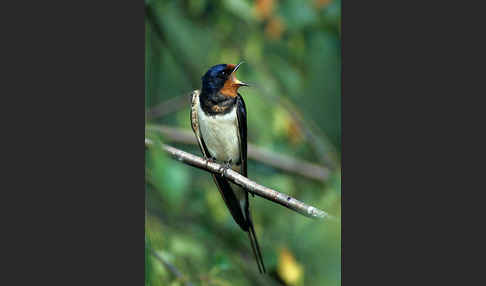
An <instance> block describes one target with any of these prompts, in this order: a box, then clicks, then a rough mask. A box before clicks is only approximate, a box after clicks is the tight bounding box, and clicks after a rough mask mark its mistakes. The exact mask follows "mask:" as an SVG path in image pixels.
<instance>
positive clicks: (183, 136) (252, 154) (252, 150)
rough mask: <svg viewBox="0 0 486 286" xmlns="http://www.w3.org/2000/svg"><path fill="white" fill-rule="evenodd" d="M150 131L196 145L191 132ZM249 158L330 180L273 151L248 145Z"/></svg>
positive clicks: (321, 169) (320, 169)
mask: <svg viewBox="0 0 486 286" xmlns="http://www.w3.org/2000/svg"><path fill="white" fill-rule="evenodd" d="M147 130H148V131H156V132H159V133H161V134H163V135H164V138H166V139H167V140H169V141H171V142H176V143H183V144H191V145H196V144H197V141H196V137H194V134H193V133H192V131H190V130H184V129H181V128H174V127H169V126H164V125H151V126H149V127H147ZM248 158H250V159H252V160H255V161H258V162H262V163H264V164H266V165H269V166H271V167H273V168H275V169H278V170H282V171H284V172H287V173H290V174H297V175H300V176H302V177H305V178H308V179H313V180H318V181H325V180H327V179H328V178H329V173H330V172H329V170H328V169H327V168H325V167H322V166H319V165H317V164H313V163H309V162H305V161H303V160H299V159H296V158H293V157H290V156H287V155H284V154H278V153H276V152H273V151H271V150H268V149H265V148H261V147H257V146H255V145H253V144H251V143H250V144H248Z"/></svg>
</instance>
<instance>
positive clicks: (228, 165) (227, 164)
mask: <svg viewBox="0 0 486 286" xmlns="http://www.w3.org/2000/svg"><path fill="white" fill-rule="evenodd" d="M228 169H231V160H230V161H227V162H224V163H223V164H222V166H221V169H220V172H221V177H224V173H226V171H227V170H228Z"/></svg>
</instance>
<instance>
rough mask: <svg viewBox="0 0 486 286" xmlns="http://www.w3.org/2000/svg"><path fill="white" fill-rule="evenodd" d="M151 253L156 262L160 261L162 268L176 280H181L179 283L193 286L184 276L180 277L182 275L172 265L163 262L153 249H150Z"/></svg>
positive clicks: (165, 261)
mask: <svg viewBox="0 0 486 286" xmlns="http://www.w3.org/2000/svg"><path fill="white" fill-rule="evenodd" d="M150 250H151V252H152V255H153V256H154V257H155V258H157V260H158V261H160V263H162V265H164V267H165V268H166V269H167V270H169V272H170V273H172V275H174V276H175V277H176V278H177V279H179V280H181V281H184V284H185V285H187V286H193V284H192V283H191V282H189V281H188V280H187V278H186V277H184V275H182V273H181V272H180V271H179V270H178V269H177V268H176V267H175V266H174V265H172V264H170V263H169V262H168V261H167V260H165V259H164V258H163V257H162V256H161V255H160V254H158V253H157V252H155V250H153V249H150Z"/></svg>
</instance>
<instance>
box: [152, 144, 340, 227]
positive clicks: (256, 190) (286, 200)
mask: <svg viewBox="0 0 486 286" xmlns="http://www.w3.org/2000/svg"><path fill="white" fill-rule="evenodd" d="M145 145H146V146H153V145H154V143H153V141H152V140H151V139H148V138H145ZM161 147H162V149H163V150H164V151H165V152H167V153H168V154H169V155H170V156H171V157H172V158H174V159H176V160H178V161H180V162H182V163H184V164H187V165H190V166H193V167H196V168H199V169H202V170H206V171H209V172H211V173H213V174H218V175H220V176H223V177H225V178H226V179H228V180H229V181H231V182H233V183H235V184H237V185H239V186H241V187H242V188H244V189H245V190H247V191H248V192H250V193H253V194H255V195H258V196H260V197H263V198H265V199H268V200H270V201H272V202H275V203H278V204H280V205H283V206H284V207H287V208H289V209H291V210H293V211H296V212H298V213H300V214H303V215H305V216H307V217H311V218H334V217H332V216H331V215H329V214H328V213H326V212H324V211H322V210H320V209H318V208H316V207H313V206H309V205H307V204H305V203H303V202H301V201H299V200H297V199H294V198H292V197H291V196H289V195H286V194H282V193H279V192H277V191H275V190H273V189H270V188H267V187H265V186H262V185H259V184H257V183H256V182H253V181H251V180H250V179H248V178H246V177H244V176H242V175H241V174H239V173H238V172H236V171H233V170H232V169H225V168H224V167H223V166H222V165H220V164H218V163H216V162H210V161H208V160H206V159H204V158H201V157H198V156H196V155H193V154H190V153H187V152H184V151H182V150H179V149H177V148H174V147H171V146H168V145H165V144H161Z"/></svg>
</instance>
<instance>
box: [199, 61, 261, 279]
mask: <svg viewBox="0 0 486 286" xmlns="http://www.w3.org/2000/svg"><path fill="white" fill-rule="evenodd" d="M242 63H243V62H240V63H239V64H237V65H234V64H218V65H215V66H213V67H211V68H210V69H209V70H208V71H207V72H206V73H205V74H204V75H203V76H202V78H201V80H202V88H201V90H196V91H194V92H193V93H192V99H191V127H192V130H193V131H194V134H195V135H196V138H197V142H198V145H199V148H200V149H201V152H202V154H203V155H204V157H205V158H206V159H207V160H209V161H212V162H218V163H221V164H222V165H223V166H224V168H225V169H228V168H231V169H232V170H234V171H236V172H238V173H240V174H241V175H243V176H245V177H247V149H248V147H247V146H248V145H247V122H246V117H247V113H246V107H245V101H244V100H243V97H242V96H241V95H240V94H239V93H238V89H239V88H240V87H243V86H249V85H248V84H247V83H244V82H242V81H240V80H238V79H237V78H236V75H235V73H236V71H237V70H238V68H239V67H240V65H241V64H242ZM223 171H224V170H223ZM223 173H224V172H223ZM212 177H213V180H214V183H215V184H216V186H217V188H218V190H219V192H220V194H221V196H222V197H223V201H224V202H225V204H226V207H227V208H228V209H229V211H230V213H231V216H232V217H233V219H234V221H235V222H236V223H237V224H238V226H239V227H240V228H241V229H242V230H243V231H245V232H247V233H248V237H249V239H250V245H251V248H252V251H253V254H254V256H255V259H256V262H257V266H258V270H259V271H260V273H265V265H264V263H263V256H262V252H261V249H260V246H259V244H258V240H257V237H256V233H255V228H254V226H253V221H252V218H251V214H250V201H249V198H248V192H246V191H245V190H244V189H242V188H241V187H240V186H238V185H236V184H234V183H232V182H230V181H228V180H227V179H225V178H224V177H223V176H221V175H216V174H212ZM252 195H253V194H252Z"/></svg>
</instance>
